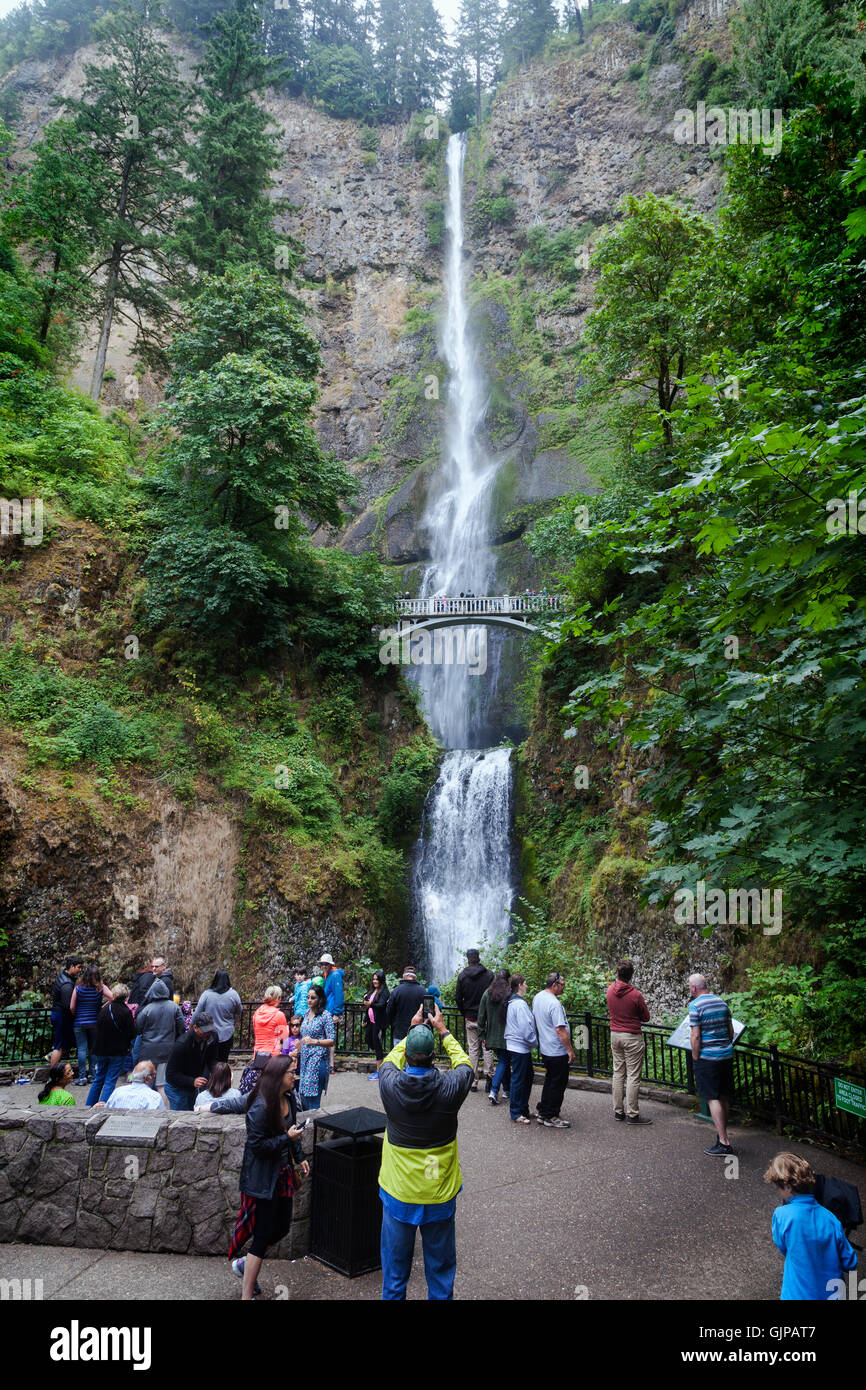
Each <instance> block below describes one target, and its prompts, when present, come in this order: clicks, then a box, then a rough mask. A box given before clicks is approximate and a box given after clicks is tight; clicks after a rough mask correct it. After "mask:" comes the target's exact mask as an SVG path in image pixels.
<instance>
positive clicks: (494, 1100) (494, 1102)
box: [490, 1091, 499, 1105]
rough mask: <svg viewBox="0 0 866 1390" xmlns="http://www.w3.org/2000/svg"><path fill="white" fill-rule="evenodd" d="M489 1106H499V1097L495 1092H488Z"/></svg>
mask: <svg viewBox="0 0 866 1390" xmlns="http://www.w3.org/2000/svg"><path fill="white" fill-rule="evenodd" d="M490 1104H491V1105H498V1104H499V1097H498V1095H497V1094H496V1092H495V1091H491V1092H490Z"/></svg>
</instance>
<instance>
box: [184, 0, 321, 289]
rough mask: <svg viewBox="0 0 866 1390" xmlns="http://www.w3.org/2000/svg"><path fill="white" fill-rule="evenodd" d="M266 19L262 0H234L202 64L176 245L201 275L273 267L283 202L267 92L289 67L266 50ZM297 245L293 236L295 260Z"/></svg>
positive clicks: (220, 20) (216, 27) (216, 25)
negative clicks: (275, 192)
mask: <svg viewBox="0 0 866 1390" xmlns="http://www.w3.org/2000/svg"><path fill="white" fill-rule="evenodd" d="M260 23H261V21H260V16H259V11H258V8H257V6H256V3H255V0H233V3H232V5H231V7H230V8H229V9H228V10H227V11H226V13H224V14H219V15H217V17H216V18H215V19H214V21H213V24H212V26H211V30H210V40H209V42H208V45H207V47H206V49H205V52H204V57H203V58H202V61H201V64H200V66H199V68H198V75H199V77H200V79H201V87H200V90H199V102H200V107H199V110H198V113H197V115H196V117H195V119H194V121H193V139H192V141H191V144H190V149H189V153H188V156H187V167H188V171H189V182H188V184H187V189H186V197H187V200H188V204H189V205H188V207H186V208H185V209H184V212H183V214H182V216H181V218H180V220H179V222H178V227H177V232H176V234H175V237H174V239H173V247H174V249H175V250H176V253H177V254H178V255H180V256H181V257H182V258H183V259H184V261H186V262H188V263H189V264H190V265H191V266H193V267H194V269H195V271H196V272H198V273H199V274H202V273H203V274H208V275H219V274H221V273H222V272H223V271H224V270H226V269H227V268H228V267H229V266H230V265H239V264H247V263H250V264H253V263H257V264H259V265H262V266H266V267H268V269H271V270H273V269H274V247H275V241H276V237H275V233H274V229H273V221H274V215H275V213H276V212H278V211H279V208H280V205H279V203H275V202H273V201H272V200H271V199H270V197H269V196H268V195H269V193H270V191H271V189H272V187H273V181H272V179H271V173H272V171H273V170H274V169H276V168H278V166H279V164H280V159H281V156H280V151H279V148H278V146H277V143H276V140H275V138H274V127H273V123H272V121H271V119H270V117H269V116H268V113H267V111H266V110H265V109H264V107H263V105H262V102H261V97H262V95H263V93H264V89H265V87H266V86H267V85H269V84H271V85H277V84H278V83H279V82H280V81H281V80H282V78H283V77H284V76H285V69H284V68H283V66H282V64H281V63H280V62H279V61H278V60H275V59H272V58H269V57H268V56H267V55H266V54H265V53H264V52H263V50H262V48H261V46H260V44H259V29H260ZM282 240H283V241H284V242H286V243H287V244H288V238H285V237H284V238H282ZM297 249H298V248H297V244H296V243H292V250H293V253H294V259H295V261H296V259H297ZM286 268H287V269H288V268H289V266H286Z"/></svg>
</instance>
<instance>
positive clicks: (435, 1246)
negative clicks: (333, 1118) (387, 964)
mask: <svg viewBox="0 0 866 1390" xmlns="http://www.w3.org/2000/svg"><path fill="white" fill-rule="evenodd" d="M437 1033H438V1034H439V1037H440V1038H441V1039H442V1044H443V1047H444V1048H445V1052H446V1053H447V1056H448V1060H449V1061H450V1063H451V1071H447V1072H440V1071H437V1069H436V1067H435V1066H434V1062H433V1057H434V1053H435V1049H436V1037H435V1035H436V1034H437ZM472 1081H473V1070H472V1067H471V1066H470V1063H469V1058H468V1057H467V1055H466V1053H465V1052H464V1051H463V1048H462V1047H461V1046H460V1044H459V1042H458V1041H457V1039H456V1038H455V1037H452V1035H451V1033H450V1032H449V1031H448V1029H447V1028H446V1026H445V1022H444V1020H443V1018H442V1013H441V1011H440V1010H439V1008H438V1007H437V1006H436V1005H434V1006H433V1008H432V1010H430V1011H426V1022H425V1007H424V1004H423V1003H422V1004H421V1007H420V1008H419V1009H418V1011H417V1013H416V1014H415V1015H414V1017H413V1018H412V1022H411V1027H410V1029H409V1032H408V1034H407V1036H406V1037H405V1038H404V1039H403V1041H401V1042H399V1043H397V1045H396V1047H395V1048H394V1049H393V1051H391V1052H389V1054H388V1056H387V1057H386V1058H385V1060H384V1062H383V1063H382V1065H381V1067H380V1069H379V1094H380V1096H381V1098H382V1104H383V1106H384V1107H385V1114H386V1115H387V1117H388V1128H387V1133H386V1135H385V1139H384V1141H383V1144H382V1167H381V1169H380V1171H379V1196H380V1198H381V1200H382V1208H383V1211H382V1298H383V1299H386V1300H400V1299H405V1297H406V1285H407V1284H408V1282H409V1275H410V1272H411V1269H412V1253H413V1251H414V1248H415V1231H416V1228H418V1227H420V1230H421V1242H422V1245H423V1247H424V1273H425V1275H426V1278H427V1296H428V1298H430V1299H434V1300H437V1301H444V1300H447V1299H451V1298H453V1296H454V1275H455V1273H456V1270H457V1246H456V1241H455V1234H454V1217H455V1212H456V1208H457V1194H458V1192H459V1191H460V1189H461V1187H462V1185H463V1179H462V1177H461V1174H460V1162H459V1159H458V1154H457V1112H458V1111H459V1109H460V1107H461V1105H462V1104H463V1102H464V1101H465V1099H466V1097H467V1095H468V1094H469V1088H470V1086H471V1085H472Z"/></svg>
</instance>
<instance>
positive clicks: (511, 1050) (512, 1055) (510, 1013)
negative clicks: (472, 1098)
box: [499, 975, 538, 1125]
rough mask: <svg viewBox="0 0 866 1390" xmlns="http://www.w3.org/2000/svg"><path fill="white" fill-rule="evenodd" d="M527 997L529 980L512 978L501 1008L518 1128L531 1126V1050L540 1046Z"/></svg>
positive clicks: (511, 1105)
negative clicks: (527, 982)
mask: <svg viewBox="0 0 866 1390" xmlns="http://www.w3.org/2000/svg"><path fill="white" fill-rule="evenodd" d="M525 996H526V976H525V975H512V976H511V979H510V981H509V994H508V998H507V999H505V1000H503V1002H502V1004H501V1005H500V1007H499V1017H500V1019H501V1021H502V1026H503V1032H504V1036H505V1046H506V1047H507V1049H508V1060H509V1062H510V1063H511V1092H510V1095H509V1097H508V1108H509V1111H510V1113H511V1118H512V1120H513V1121H514V1123H515V1124H518V1125H528V1124H531V1123H532V1122H531V1120H530V1118H529V1093H530V1091H531V1090H532V1081H533V1073H532V1049H533V1048H534V1047H535V1046H536V1045H537V1043H538V1036H537V1034H536V1031H535V1019H534V1018H533V1016H532V1007H531V1005H530V1003H529V1000H528V999H527V998H526V997H525Z"/></svg>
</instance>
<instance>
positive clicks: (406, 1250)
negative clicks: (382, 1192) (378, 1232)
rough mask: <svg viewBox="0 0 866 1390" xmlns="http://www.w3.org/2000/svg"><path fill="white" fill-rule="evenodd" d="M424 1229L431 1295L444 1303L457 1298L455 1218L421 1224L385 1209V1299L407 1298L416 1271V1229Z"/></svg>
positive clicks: (425, 1269)
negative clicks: (410, 1278)
mask: <svg viewBox="0 0 866 1390" xmlns="http://www.w3.org/2000/svg"><path fill="white" fill-rule="evenodd" d="M416 1229H417V1230H420V1232H421V1244H422V1246H423V1248H424V1274H425V1276H426V1279H427V1297H428V1298H429V1299H434V1300H435V1301H437V1302H440V1303H443V1302H445V1301H447V1300H448V1299H452V1298H453V1297H454V1275H455V1274H456V1272H457V1242H456V1240H455V1236H454V1217H453V1216H452V1217H451V1218H450V1219H449V1220H448V1221H425V1222H424V1224H423V1225H422V1226H420V1227H415V1226H410V1225H409V1223H408V1221H398V1220H397V1219H396V1217H393V1216H392V1215H391V1213H390V1212H388V1211H385V1210H384V1208H383V1210H382V1298H383V1299H385V1300H390V1301H397V1300H401V1299H405V1297H406V1285H407V1284H408V1283H409V1275H410V1274H411V1272H412V1253H413V1251H414V1249H415V1231H416Z"/></svg>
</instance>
